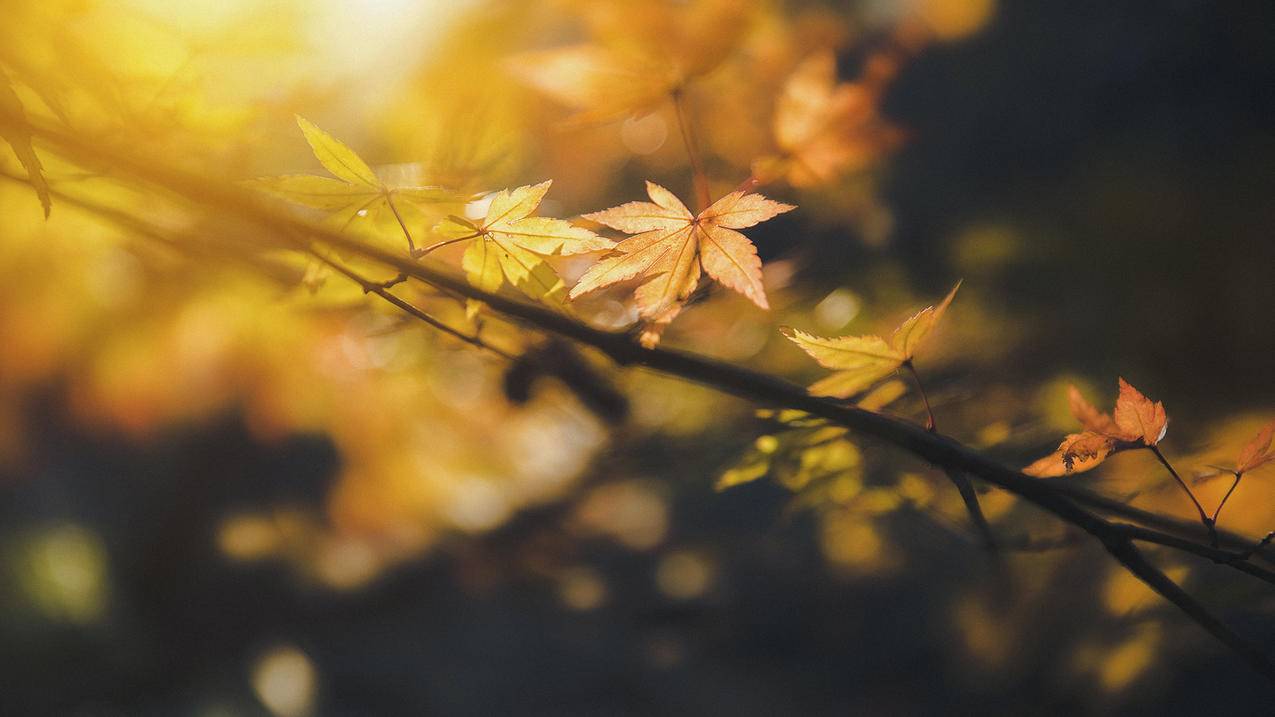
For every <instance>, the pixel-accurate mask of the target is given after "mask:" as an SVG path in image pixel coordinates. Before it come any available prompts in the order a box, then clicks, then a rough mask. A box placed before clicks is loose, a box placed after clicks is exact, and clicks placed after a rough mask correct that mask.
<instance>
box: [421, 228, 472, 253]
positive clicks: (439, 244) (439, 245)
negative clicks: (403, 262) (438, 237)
mask: <svg viewBox="0 0 1275 717" xmlns="http://www.w3.org/2000/svg"><path fill="white" fill-rule="evenodd" d="M478 236H479V235H478V234H471V235H469V236H464V237H457V238H455V239H444V240H443V241H440V242H434V243H433V244H430V245H429V246H427V247H425V248H424V249H421V250H420V251H417V252H416V258H418V259H419V258H420V257H423V256H425V255H426V254H428V253H430V252H432V251H434V250H435V249H442V248H443V247H445V246H448V245H450V244H455V243H457V242H462V241H466V240H468V239H475V238H477V237H478Z"/></svg>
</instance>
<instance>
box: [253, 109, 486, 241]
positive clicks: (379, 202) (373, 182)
mask: <svg viewBox="0 0 1275 717" xmlns="http://www.w3.org/2000/svg"><path fill="white" fill-rule="evenodd" d="M297 125H298V126H300V128H301V133H302V134H303V135H305V139H306V142H308V143H309V145H310V149H311V151H313V152H314V156H315V158H316V159H318V160H319V163H320V164H322V165H323V168H324V169H326V170H328V171H329V172H331V173H332V175H333V177H335V179H334V178H333V177H321V176H318V175H313V174H290V175H284V176H280V177H263V178H261V179H257V180H254V181H252V182H251V184H252V185H253V186H255V187H257V188H259V189H262V190H264V191H266V192H268V193H270V194H272V195H274V196H276V197H279V198H281V199H284V200H286V201H289V202H292V203H293V204H300V205H302V206H306V207H311V208H313V209H322V210H325V211H327V212H330V213H331V214H333V215H334V216H337V217H339V218H341V219H343V220H344V222H343V224H344V225H345V226H348V225H349V223H350V222H352V221H353V220H354V219H356V218H358V217H375V215H376V214H377V213H379V212H380V211H382V210H384V209H386V208H388V209H389V210H390V211H391V212H393V213H394V215H395V217H396V219H398V221H399V223H400V224H402V217H401V215H400V214H399V210H398V208H397V207H396V206H395V204H394V200H395V199H398V198H401V199H403V200H404V201H407V202H410V203H416V204H422V203H443V202H452V201H457V200H458V199H460V198H461V197H459V196H458V195H457V194H456V193H455V192H452V191H449V190H446V189H444V188H442V187H435V186H391V185H389V184H386V183H385V182H383V181H382V180H381V179H380V177H378V176H377V174H376V172H374V171H373V170H372V168H371V167H369V166H368V164H367V162H365V161H363V158H361V157H359V155H358V154H356V153H355V152H354V150H352V149H350V148H349V147H348V146H346V145H345V143H343V142H341V141H340V140H338V139H336V138H335V137H333V136H332V135H330V134H328V133H327V132H324V131H323V130H321V129H319V128H318V127H317V126H315V124H314V123H312V122H310V121H309V120H307V119H306V118H304V117H302V116H300V115H298V116H297ZM404 231H405V232H406V231H407V229H406V226H405V225H404ZM410 241H411V240H410V234H409V242H410ZM413 251H414V252H415V247H414V246H413Z"/></svg>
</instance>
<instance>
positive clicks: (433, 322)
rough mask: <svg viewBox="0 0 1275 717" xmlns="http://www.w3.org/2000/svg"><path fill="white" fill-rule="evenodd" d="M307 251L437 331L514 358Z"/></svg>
mask: <svg viewBox="0 0 1275 717" xmlns="http://www.w3.org/2000/svg"><path fill="white" fill-rule="evenodd" d="M307 251H308V252H309V253H310V254H311V255H313V256H314V258H316V259H318V260H319V261H321V262H323V263H324V264H326V265H328V266H329V267H331V268H332V269H333V270H334V271H336V272H337V273H339V274H341V275H343V276H345V278H347V279H349V280H350V281H353V282H354V283H356V284H358V285H359V286H360V287H362V288H363V293H365V294H376V295H377V296H379V297H381V298H382V299H384V300H386V301H387V302H389V303H391V304H393V305H394V306H396V307H398V308H399V309H401V310H403V311H404V312H406V313H408V314H410V315H411V316H413V317H415V318H417V319H420V320H421V321H424V322H425V323H427V324H429V325H430V326H433V327H434V328H436V329H438V330H439V331H442V332H443V333H445V334H448V335H450V336H454V337H456V338H458V339H460V340H461V341H464V342H465V343H467V344H469V345H471V346H475V347H477V348H480V349H483V350H484V351H490V352H491V353H493V354H495V355H497V356H499V357H501V358H503V359H506V360H509V361H512V360H513V359H515V358H516V357H515V356H514V355H513V354H511V353H509V352H508V351H505V350H504V349H500V348H497V347H495V346H492V345H491V344H489V343H487V342H485V341H483V340H482V339H481V338H479V337H478V336H477V335H473V336H471V335H469V334H467V333H465V332H463V331H460V330H459V329H456V328H454V327H452V326H448V325H447V324H445V323H443V322H442V321H440V320H439V319H437V318H435V317H434V316H431V315H430V314H428V313H426V312H425V311H424V310H423V309H421V308H419V307H417V306H414V305H413V304H409V303H408V302H406V301H404V300H402V299H400V298H399V297H398V296H395V295H394V294H391V293H390V292H389V290H388V289H386V287H385V283H380V282H375V281H372V280H371V279H368V278H367V277H365V276H363V275H362V274H360V273H358V272H356V271H354V270H353V269H351V268H349V267H347V266H345V265H343V264H340V263H338V262H336V261H334V260H332V259H329V258H328V257H327V256H325V255H324V254H323V253H322V252H320V251H318V250H316V249H307Z"/></svg>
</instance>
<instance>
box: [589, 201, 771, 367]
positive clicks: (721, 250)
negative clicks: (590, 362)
mask: <svg viewBox="0 0 1275 717" xmlns="http://www.w3.org/2000/svg"><path fill="white" fill-rule="evenodd" d="M646 192H647V195H648V196H649V197H650V198H651V201H649V202H628V203H627V204H621V205H620V206H618V207H612V208H610V209H606V210H603V211H600V212H594V213H592V214H586V215H584V216H585V218H587V219H592V220H593V221H596V222H599V223H601V224H605V225H606V226H608V227H611V228H612V229H617V230H619V231H622V232H624V233H625V234H630V235H632V236H630V237H629V238H628V239H625V240H624V241H622V242H620V243H619V244H617V245H616V246H615V252H614V253H613V255H611V256H608V257H606V258H604V259H602V260H601V261H599V262H598V263H596V264H594V265H593V266H591V267H589V269H588V271H586V272H585V273H584V275H583V276H581V277H580V281H579V282H578V283H577V284H576V285H575V287H573V288H572V289H571V298H573V299H574V298H577V297H579V296H581V295H583V294H587V293H589V292H591V291H596V290H598V289H602V288H604V287H607V286H611V285H612V284H617V283H619V282H622V281H627V280H630V279H636V278H641V279H642V280H643V282H642V284H640V285H639V286H638V288H637V290H636V291H634V294H633V296H634V300H635V301H636V303H637V308H638V315H639V316H641V317H642V318H643V319H645V320H647V321H648V322H651V326H652V327H662V326H664V325H667V324H668V323H669V322H671V321H672V320H673V317H675V316H676V315H677V313H678V312H679V311H680V310H681V304H682V302H684V301H686V299H687V298H688V297H689V296H690V295H691V292H693V291H694V290H695V287H696V286H697V285H698V283H699V279H700V273H701V271H702V272H703V273H705V274H708V275H709V276H710V277H712V278H713V279H715V280H717V281H718V282H719V283H721V284H722V285H724V286H726V287H728V288H730V289H732V290H734V291H737V292H739V293H740V294H743V295H744V296H745V297H747V298H748V299H749V300H751V301H752V302H753V303H754V304H756V305H757V306H759V307H761V308H763V309H768V308H770V307H769V305H768V304H767V303H766V291H765V289H764V288H763V287H762V283H761V259H760V258H758V256H757V247H755V246H753V243H752V242H751V241H749V240H748V237H746V236H744V235H743V234H741V233H739V232H738V231H735V230H736V229H745V228H748V227H751V226H754V225H756V224H759V223H761V222H764V221H766V220H767V219H771V218H773V217H775V216H777V215H779V214H783V213H784V212H788V211H792V210H793V209H796V207H794V206H793V205H791V204H783V203H781V202H776V201H773V200H770V199H767V198H765V197H763V196H761V195H760V194H746V193H744V192H731V193H730V194H727V195H726V196H724V197H722V198H721V199H718V200H717V201H716V202H714V203H713V204H712V205H711V206H709V207H708V208H707V209H705V210H704V211H702V212H700V213H699V215H698V216H697V215H694V214H691V211H690V210H689V209H687V208H686V205H685V204H683V203H682V202H681V200H679V199H678V198H677V197H676V196H674V195H673V193H672V192H670V191H669V190H667V189H665V188H664V187H661V186H660V185H658V184H655V183H654V182H647V183H646ZM656 330H657V331H659V330H662V328H658V329H656ZM644 338H645V340H646V341H647V342H653V341H658V339H659V335H658V333H655V334H653V338H646V337H644Z"/></svg>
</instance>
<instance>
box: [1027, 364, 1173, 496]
mask: <svg viewBox="0 0 1275 717" xmlns="http://www.w3.org/2000/svg"><path fill="white" fill-rule="evenodd" d="M1119 388H1120V394H1119V397H1118V398H1117V399H1116V410H1115V415H1114V417H1113V416H1112V415H1111V414H1108V413H1104V412H1102V411H1099V410H1098V409H1097V408H1096V407H1095V406H1094V405H1093V404H1091V403H1090V402H1089V401H1087V400H1085V397H1084V396H1083V395H1081V393H1080V390H1079V389H1077V388H1076V387H1075V386H1070V387H1069V388H1068V396H1067V398H1068V403H1069V405H1070V407H1071V414H1072V415H1073V416H1075V417H1076V420H1077V421H1079V422H1080V425H1081V427H1082V428H1084V429H1085V430H1084V431H1083V432H1081V433H1073V434H1070V435H1068V436H1067V437H1066V438H1064V439H1063V441H1062V443H1061V444H1060V445H1059V446H1058V449H1057V450H1055V451H1054V452H1053V453H1051V454H1050V455H1048V456H1045V457H1044V458H1041V459H1040V460H1038V461H1036V462H1034V463H1032V464H1031V465H1029V466H1027V467H1026V468H1024V469H1023V472H1024V473H1026V474H1027V475H1032V476H1037V477H1041V478H1052V477H1056V476H1061V475H1068V474H1070V473H1083V472H1084V471H1087V470H1092V469H1093V468H1097V467H1098V466H1099V465H1100V464H1101V463H1102V462H1103V461H1105V460H1106V459H1107V457H1108V456H1110V455H1111V454H1113V453H1117V452H1119V451H1123V450H1128V449H1131V448H1138V447H1140V446H1154V445H1156V444H1158V443H1159V442H1160V441H1162V440H1164V435H1165V433H1167V432H1168V429H1169V418H1168V416H1167V415H1166V414H1165V411H1164V404H1163V403H1160V402H1158V401H1155V402H1153V401H1151V399H1149V398H1147V397H1146V396H1144V395H1143V394H1142V392H1141V391H1139V390H1138V389H1136V388H1134V387H1133V386H1132V385H1130V384H1129V382H1127V381H1125V380H1124V379H1123V378H1121V379H1120V380H1119Z"/></svg>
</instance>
